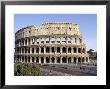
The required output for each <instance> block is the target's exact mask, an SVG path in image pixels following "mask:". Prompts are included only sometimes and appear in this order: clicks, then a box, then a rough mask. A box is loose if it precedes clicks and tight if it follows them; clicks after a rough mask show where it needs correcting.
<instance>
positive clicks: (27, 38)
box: [26, 38, 29, 46]
mask: <svg viewBox="0 0 110 89" xmlns="http://www.w3.org/2000/svg"><path fill="white" fill-rule="evenodd" d="M26 40H27V46H28V45H29V44H28V38H27V39H26Z"/></svg>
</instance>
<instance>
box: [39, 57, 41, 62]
mask: <svg viewBox="0 0 110 89" xmlns="http://www.w3.org/2000/svg"><path fill="white" fill-rule="evenodd" d="M39 64H41V57H40V56H39Z"/></svg>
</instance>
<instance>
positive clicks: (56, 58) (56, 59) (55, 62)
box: [55, 56, 57, 64]
mask: <svg viewBox="0 0 110 89" xmlns="http://www.w3.org/2000/svg"><path fill="white" fill-rule="evenodd" d="M56 63H57V58H56V56H55V64H56Z"/></svg>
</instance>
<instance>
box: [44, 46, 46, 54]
mask: <svg viewBox="0 0 110 89" xmlns="http://www.w3.org/2000/svg"><path fill="white" fill-rule="evenodd" d="M45 53H46V47H45V46H44V54H45Z"/></svg>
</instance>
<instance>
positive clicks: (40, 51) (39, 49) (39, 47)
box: [39, 46, 41, 54]
mask: <svg viewBox="0 0 110 89" xmlns="http://www.w3.org/2000/svg"><path fill="white" fill-rule="evenodd" d="M39 54H41V47H40V46H39Z"/></svg>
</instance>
